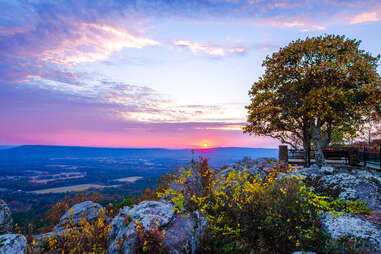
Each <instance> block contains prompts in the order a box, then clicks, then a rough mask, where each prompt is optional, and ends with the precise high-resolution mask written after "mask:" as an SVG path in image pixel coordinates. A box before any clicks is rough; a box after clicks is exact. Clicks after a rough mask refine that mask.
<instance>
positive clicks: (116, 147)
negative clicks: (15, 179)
mask: <svg viewBox="0 0 381 254" xmlns="http://www.w3.org/2000/svg"><path fill="white" fill-rule="evenodd" d="M1 146H5V147H6V146H9V147H21V146H57V147H78V148H108V149H167V150H185V149H187V150H211V149H218V148H250V149H278V147H249V146H215V147H208V148H203V147H198V146H194V147H136V146H124V147H122V146H86V145H84V146H81V145H44V144H22V145H10V144H0V147H1Z"/></svg>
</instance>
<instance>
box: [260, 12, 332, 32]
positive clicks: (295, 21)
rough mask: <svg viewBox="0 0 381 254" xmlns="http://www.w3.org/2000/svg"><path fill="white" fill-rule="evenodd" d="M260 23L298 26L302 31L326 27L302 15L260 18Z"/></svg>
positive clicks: (286, 26) (284, 26) (285, 26)
mask: <svg viewBox="0 0 381 254" xmlns="http://www.w3.org/2000/svg"><path fill="white" fill-rule="evenodd" d="M260 23H262V24H270V25H272V26H278V27H283V28H300V29H301V31H302V32H307V31H310V30H325V29H326V28H327V27H326V26H324V25H320V24H315V23H314V22H312V21H311V20H310V19H309V18H303V17H283V16H278V17H274V18H266V19H262V21H261V22H260Z"/></svg>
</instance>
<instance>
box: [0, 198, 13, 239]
mask: <svg viewBox="0 0 381 254" xmlns="http://www.w3.org/2000/svg"><path fill="white" fill-rule="evenodd" d="M12 225H13V220H12V213H11V210H10V209H9V207H8V205H7V204H6V203H5V202H4V201H3V200H0V234H3V233H6V232H9V231H11V230H12Z"/></svg>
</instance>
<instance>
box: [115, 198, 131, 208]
mask: <svg viewBox="0 0 381 254" xmlns="http://www.w3.org/2000/svg"><path fill="white" fill-rule="evenodd" d="M132 205H133V202H132V199H131V198H125V199H123V200H122V202H120V203H119V204H118V205H117V207H118V208H123V207H125V206H128V207H131V206H132Z"/></svg>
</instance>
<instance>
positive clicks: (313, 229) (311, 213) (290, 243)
mask: <svg viewBox="0 0 381 254" xmlns="http://www.w3.org/2000/svg"><path fill="white" fill-rule="evenodd" d="M196 172H198V173H200V172H203V171H196ZM190 173H191V169H190V170H188V171H185V172H184V173H183V174H181V175H179V176H173V179H174V181H175V182H177V183H180V184H181V183H184V182H185V181H186V178H187V177H188V176H189V174H190ZM278 174H279V170H277V169H274V171H272V172H271V173H269V175H268V176H266V177H263V176H260V175H257V176H252V175H250V174H249V173H248V172H246V171H237V170H232V171H231V172H230V173H229V174H228V175H226V176H225V177H222V178H215V177H214V174H213V177H208V181H207V182H204V183H203V186H204V190H203V191H201V192H200V193H199V194H195V193H193V194H191V193H185V192H186V191H187V189H185V188H184V189H183V190H182V191H175V190H171V189H167V190H166V191H164V192H161V193H158V195H159V197H161V198H166V199H169V200H172V202H173V203H174V204H175V211H176V212H179V211H181V210H183V209H186V210H200V211H201V212H203V213H204V214H205V215H206V217H207V219H208V229H207V232H206V236H205V239H204V241H203V243H202V251H203V253H290V252H292V251H295V250H298V249H299V250H300V249H305V250H314V251H316V252H318V253H321V252H323V253H324V252H327V251H328V248H329V246H328V240H329V238H328V235H326V234H325V233H324V232H323V231H322V230H321V225H320V223H319V219H318V215H319V214H320V213H321V211H322V210H323V211H332V212H334V213H335V214H336V215H339V213H340V212H351V213H367V212H368V211H369V209H368V208H367V207H366V203H364V202H358V201H356V202H347V201H341V200H337V199H335V200H331V199H330V198H329V197H326V196H320V195H317V194H315V193H314V192H313V191H312V190H311V188H308V187H307V186H306V185H305V184H304V182H303V179H302V178H301V177H295V176H287V177H278ZM211 175H212V174H211ZM186 197H191V198H190V200H187V199H186Z"/></svg>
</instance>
